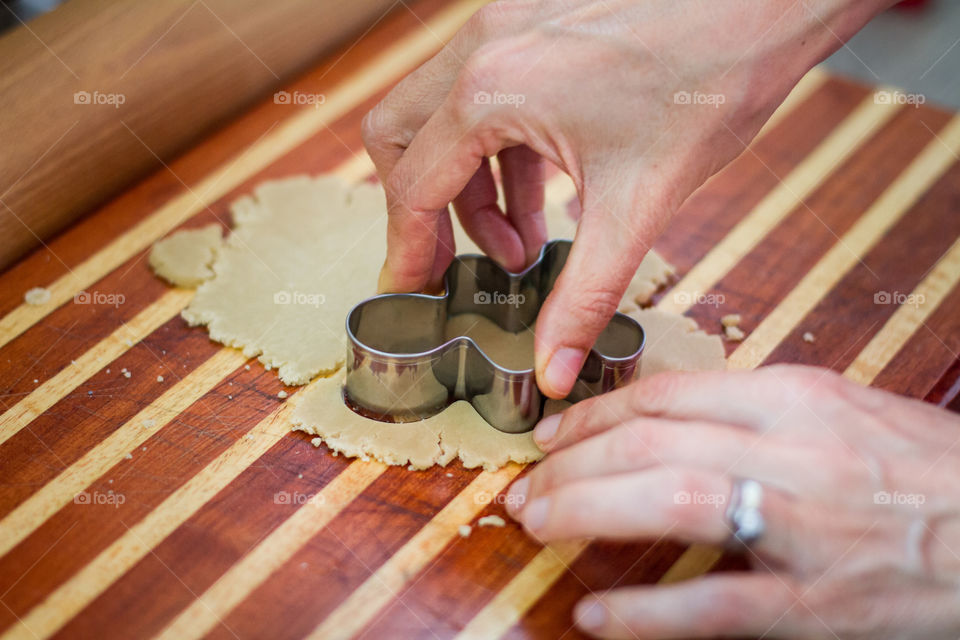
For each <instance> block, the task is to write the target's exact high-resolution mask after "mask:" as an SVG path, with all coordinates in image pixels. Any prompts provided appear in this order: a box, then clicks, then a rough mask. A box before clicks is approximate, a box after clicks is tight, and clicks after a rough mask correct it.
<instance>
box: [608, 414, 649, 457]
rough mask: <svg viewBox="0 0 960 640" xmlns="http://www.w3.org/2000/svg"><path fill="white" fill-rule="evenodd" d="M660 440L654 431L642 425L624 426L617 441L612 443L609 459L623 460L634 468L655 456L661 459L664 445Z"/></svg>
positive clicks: (636, 423)
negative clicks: (662, 445) (638, 463)
mask: <svg viewBox="0 0 960 640" xmlns="http://www.w3.org/2000/svg"><path fill="white" fill-rule="evenodd" d="M658 440H659V438H657V437H656V436H654V435H653V431H652V430H651V429H647V428H645V427H644V425H643V424H642V423H639V422H635V423H632V424H628V425H624V428H622V429H620V430H619V432H618V437H617V438H616V440H615V441H614V442H612V443H611V450H610V451H609V452H608V454H609V456H610V457H609V459H610V460H623V461H624V462H625V463H626V464H627V466H634V465H636V463H637V462H640V461H643V460H646V459H648V458H650V457H651V456H654V455H655V456H657V457H658V458H659V457H661V456H660V451H661V450H662V447H661V446H660V445H661V444H662V443H661V442H658Z"/></svg>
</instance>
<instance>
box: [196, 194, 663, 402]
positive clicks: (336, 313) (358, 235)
mask: <svg viewBox="0 0 960 640" xmlns="http://www.w3.org/2000/svg"><path fill="white" fill-rule="evenodd" d="M232 212H233V221H234V229H233V232H232V233H231V234H230V236H229V237H228V238H227V240H226V242H225V244H224V246H223V247H221V248H220V249H219V252H218V256H217V259H216V261H215V262H214V264H213V271H214V276H213V277H212V278H211V279H209V280H206V281H205V282H203V284H201V285H200V287H199V289H197V295H196V296H195V297H194V299H193V301H192V302H191V303H190V305H189V306H188V307H187V308H186V309H185V310H184V312H183V317H184V318H185V319H186V320H187V321H188V322H189V323H190V324H192V325H206V326H207V327H208V329H209V331H210V337H211V338H212V339H214V340H216V341H218V342H222V343H223V344H226V345H229V346H232V347H236V348H239V349H242V350H243V352H244V354H245V355H247V356H251V357H252V356H259V358H260V361H261V362H263V363H264V364H265V365H268V366H271V367H275V368H277V369H278V370H279V374H280V379H281V380H283V381H284V382H286V383H287V384H305V383H307V382H309V381H310V380H311V379H313V378H315V377H316V376H317V375H329V374H331V373H333V372H334V371H336V370H337V369H339V368H340V367H341V366H342V365H343V363H344V360H345V353H346V335H345V331H344V319H345V318H346V315H347V313H348V312H349V310H350V308H351V307H353V305H355V304H356V303H358V302H360V301H361V300H363V299H364V298H367V297H369V296H371V295H373V294H374V293H375V290H376V283H377V275H378V273H379V271H380V266H381V265H382V264H383V257H384V255H385V251H386V223H387V216H386V211H385V201H384V196H383V190H382V189H381V188H380V187H379V186H378V185H371V184H367V183H363V184H359V185H356V186H350V185H348V184H347V183H346V182H344V181H343V180H341V179H340V178H337V177H336V176H323V177H318V178H309V177H305V176H304V177H295V178H288V179H284V180H279V181H273V182H265V183H263V184H261V185H260V186H259V187H257V189H256V191H255V193H254V196H253V197H244V198H241V199H240V200H238V201H237V202H235V203H234V204H233V207H232ZM546 218H547V226H548V229H549V230H550V234H551V237H554V238H557V237H571V235H572V232H573V230H575V228H576V222H575V221H573V220H572V219H571V218H570V217H569V216H567V214H566V211H565V209H564V208H562V207H559V206H548V207H547V210H546ZM454 227H455V233H456V238H457V250H458V252H460V253H465V252H476V251H477V248H476V245H475V244H474V243H473V242H471V241H470V240H469V239H468V238H467V237H466V235H465V234H464V233H463V231H462V229H461V228H460V226H459V225H454ZM671 272H672V270H671V269H670V267H669V265H667V264H666V263H665V262H664V261H663V260H662V259H661V258H660V257H659V256H657V255H656V254H655V253H653V252H652V251H651V252H650V253H649V254H648V255H647V257H646V259H645V260H644V263H643V264H642V265H641V266H640V269H639V270H638V271H637V276H636V277H635V278H634V281H633V282H632V283H631V285H630V287H631V289H630V292H631V293H630V296H631V300H633V298H635V297H636V296H637V295H638V292H639V294H645V295H646V297H649V295H650V294H651V293H652V292H653V291H654V290H656V288H657V287H658V286H660V285H661V284H663V283H664V282H666V279H667V277H669V275H670V273H671ZM641 297H643V296H641ZM624 300H625V303H626V302H629V301H628V300H627V298H625V299H624ZM630 304H632V302H630Z"/></svg>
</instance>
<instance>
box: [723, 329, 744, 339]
mask: <svg viewBox="0 0 960 640" xmlns="http://www.w3.org/2000/svg"><path fill="white" fill-rule="evenodd" d="M723 335H725V336H727V340H729V341H731V342H740V341H741V340H743V339H744V338H746V337H747V334H745V333H744V332H743V330H742V329H741V328H740V327H724V329H723Z"/></svg>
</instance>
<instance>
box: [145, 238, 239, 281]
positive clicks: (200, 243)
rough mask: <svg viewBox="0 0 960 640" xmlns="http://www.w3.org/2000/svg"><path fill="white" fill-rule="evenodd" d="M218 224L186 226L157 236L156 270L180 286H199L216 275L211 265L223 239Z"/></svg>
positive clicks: (152, 263) (152, 264)
mask: <svg viewBox="0 0 960 640" xmlns="http://www.w3.org/2000/svg"><path fill="white" fill-rule="evenodd" d="M222 235H223V232H222V230H221V228H220V225H218V224H211V225H207V226H206V227H201V228H199V229H185V230H183V231H177V232H175V233H171V234H170V235H169V236H167V237H166V238H164V239H162V240H158V241H157V242H156V243H155V244H154V245H153V248H152V249H151V250H150V257H149V258H148V261H149V262H150V267H151V268H152V269H153V271H154V273H156V274H157V275H158V276H160V277H161V278H163V279H164V280H166V281H167V282H169V283H170V284H173V285H176V286H178V287H187V288H191V289H193V288H196V287H199V286H200V284H201V283H202V282H203V281H204V280H207V279H209V278H210V277H211V276H213V270H212V269H211V268H210V265H211V264H212V263H213V261H214V259H215V258H216V257H217V250H218V249H219V248H220V245H221V244H222V243H223V238H222Z"/></svg>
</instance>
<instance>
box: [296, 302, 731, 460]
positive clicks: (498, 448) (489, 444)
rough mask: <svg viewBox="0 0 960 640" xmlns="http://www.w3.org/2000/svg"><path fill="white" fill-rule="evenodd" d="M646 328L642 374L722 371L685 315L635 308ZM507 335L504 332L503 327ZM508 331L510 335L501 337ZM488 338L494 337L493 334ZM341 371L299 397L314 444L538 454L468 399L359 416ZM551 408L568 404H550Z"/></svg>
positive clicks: (715, 340) (414, 455)
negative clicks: (407, 418) (410, 417)
mask: <svg viewBox="0 0 960 640" xmlns="http://www.w3.org/2000/svg"><path fill="white" fill-rule="evenodd" d="M631 315H633V317H635V318H636V319H637V320H638V321H639V322H640V323H641V324H643V326H644V330H645V331H646V334H647V346H646V347H645V349H644V354H643V359H642V364H641V372H640V375H641V376H647V375H652V374H654V373H659V372H661V371H667V370H679V371H693V370H708V369H714V370H715V369H724V368H725V367H726V360H725V357H724V349H723V342H722V340H721V339H720V337H719V336H712V335H707V334H706V333H704V332H703V331H700V330H699V329H698V328H697V323H696V322H695V321H693V320H691V319H690V318H686V317H684V316H680V315H675V314H671V313H665V312H663V311H658V310H656V309H643V310H637V311H635V312H633V313H632V314H631ZM501 333H505V332H501ZM506 335H507V336H510V335H511V334H506ZM489 339H494V336H493V335H492V334H491V335H490V336H488V340H489ZM342 384H343V372H340V373H338V374H337V375H336V376H334V377H332V378H325V379H322V380H318V381H316V382H314V383H313V384H311V385H310V386H309V387H308V388H307V389H306V390H305V391H304V392H303V393H302V394H300V395H301V398H300V399H299V401H298V403H297V405H296V407H295V408H294V411H293V418H292V420H293V423H294V425H295V427H294V428H295V429H298V430H300V431H305V432H306V433H309V434H312V435H315V436H318V438H317V439H316V441H315V443H316V444H317V445H318V446H319V445H320V444H321V443H325V444H326V445H327V446H328V447H329V448H330V449H332V450H334V451H337V452H339V453H342V454H344V455H347V456H356V457H370V458H375V459H377V460H380V461H382V462H385V463H387V464H396V465H410V466H412V467H413V468H415V469H422V468H425V467H429V466H432V465H435V464H439V465H446V464H447V463H448V462H450V461H451V460H453V459H454V458H456V457H459V458H460V459H461V460H462V461H463V464H464V466H465V467H468V468H472V467H480V466H482V467H483V468H484V469H486V470H492V469H497V468H499V467H501V466H503V465H505V464H506V463H507V462H510V461H511V460H512V461H514V462H521V463H526V462H532V461H534V460H538V459H539V458H540V457H541V455H542V454H541V452H540V450H539V449H538V448H537V446H536V444H534V441H533V435H532V434H531V433H522V434H506V433H503V432H501V431H498V430H497V429H494V428H493V427H491V426H490V425H489V424H487V422H486V421H485V420H484V419H483V418H481V417H480V415H479V414H478V413H477V412H476V411H475V410H474V409H473V407H472V406H471V405H470V404H469V403H467V402H462V401H460V402H455V403H454V404H452V405H450V406H449V407H448V408H447V409H445V410H444V411H443V412H441V413H440V414H438V415H436V416H433V417H431V418H428V419H426V420H421V421H420V422H413V423H406V424H388V423H383V422H377V421H376V420H371V419H369V418H364V417H362V416H359V415H357V414H355V413H354V412H353V411H351V410H350V409H348V408H347V407H346V406H345V405H344V403H343V399H342V395H341V394H342V390H341V387H342ZM549 404H550V406H549V407H548V413H550V412H553V411H556V410H558V409H562V408H563V407H564V405H565V403H562V402H556V401H551V402H550V403H549Z"/></svg>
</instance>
